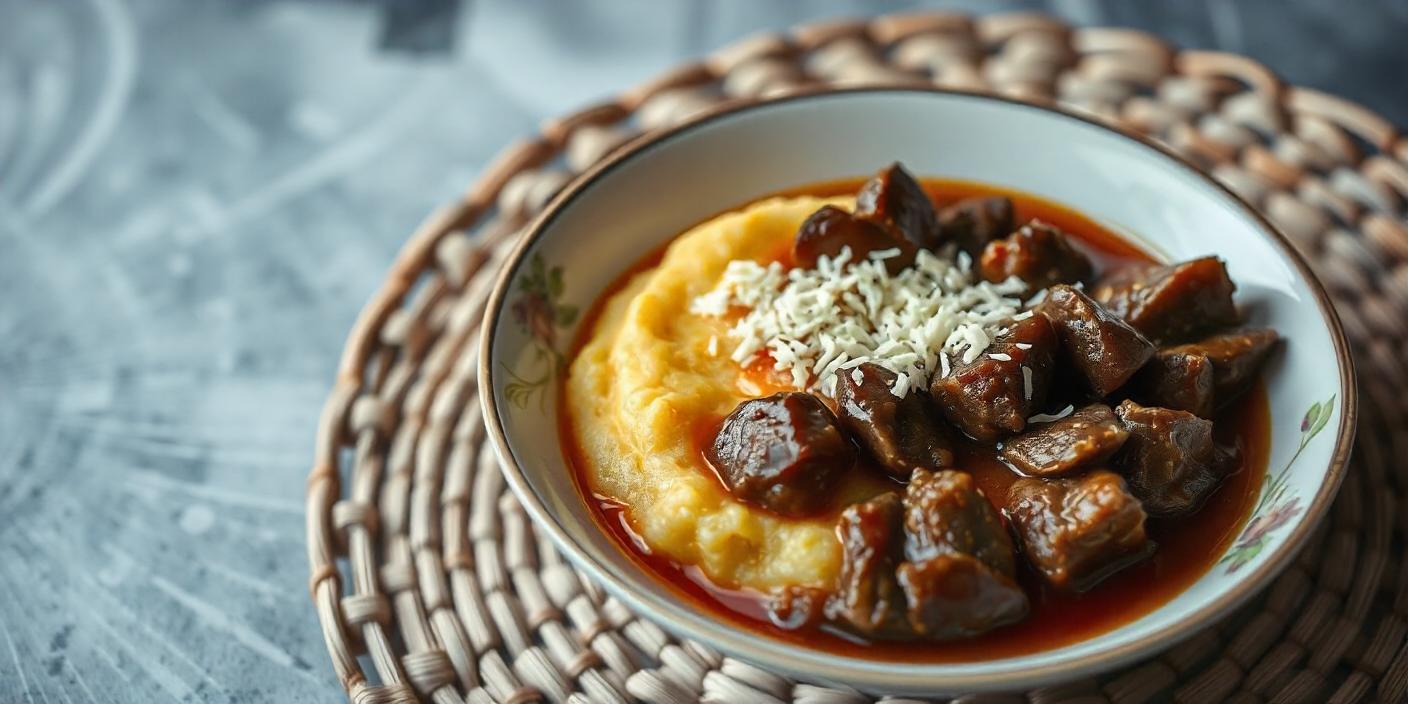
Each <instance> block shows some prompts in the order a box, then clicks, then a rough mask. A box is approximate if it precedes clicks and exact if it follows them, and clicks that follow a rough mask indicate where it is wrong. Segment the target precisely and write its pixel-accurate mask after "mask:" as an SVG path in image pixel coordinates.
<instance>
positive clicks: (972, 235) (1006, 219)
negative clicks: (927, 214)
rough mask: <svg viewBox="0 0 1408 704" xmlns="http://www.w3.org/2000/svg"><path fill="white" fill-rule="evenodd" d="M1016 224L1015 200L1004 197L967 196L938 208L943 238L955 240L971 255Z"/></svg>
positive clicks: (948, 240) (973, 255)
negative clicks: (940, 208) (1013, 202)
mask: <svg viewBox="0 0 1408 704" xmlns="http://www.w3.org/2000/svg"><path fill="white" fill-rule="evenodd" d="M1015 225H1016V221H1015V218H1014V216H1013V208H1012V199H1010V198H1007V197H1005V196H986V197H983V196H980V197H977V198H964V199H963V200H960V201H958V202H957V203H954V204H952V205H949V206H947V207H945V208H944V209H942V210H940V211H939V232H940V234H941V235H942V236H943V241H944V242H945V243H947V242H953V243H955V244H957V245H958V248H959V249H961V250H963V251H965V252H967V253H968V254H969V255H970V256H972V257H977V256H978V255H979V254H981V253H982V251H983V247H985V246H987V243H989V242H991V241H993V240H995V239H997V238H999V237H1003V236H1005V235H1007V233H1009V232H1011V231H1012V228H1013V227H1014V226H1015Z"/></svg>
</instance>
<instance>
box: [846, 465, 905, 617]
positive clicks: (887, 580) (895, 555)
mask: <svg viewBox="0 0 1408 704" xmlns="http://www.w3.org/2000/svg"><path fill="white" fill-rule="evenodd" d="M903 526H904V507H903V505H902V504H901V503H900V496H899V494H897V493H895V492H890V493H887V494H881V495H880V496H877V497H875V498H873V499H871V500H869V501H866V502H863V503H858V504H852V505H850V506H848V507H846V510H844V511H842V512H841V518H840V519H839V520H838V521H837V524H836V532H837V534H838V535H840V537H841V577H840V582H839V586H838V588H837V590H836V596H835V598H833V599H832V601H831V603H830V604H828V605H827V614H828V615H829V616H831V617H832V618H835V619H839V620H842V621H845V622H846V623H849V624H850V625H851V626H852V627H854V628H855V629H856V630H857V631H859V632H860V633H863V634H866V635H872V636H888V637H895V636H898V635H902V634H903V633H904V632H905V631H907V629H906V628H905V610H906V606H905V595H904V592H902V591H900V585H899V582H898V581H896V578H895V570H896V569H898V567H899V564H900V562H901V561H902V560H903V559H904V528H903Z"/></svg>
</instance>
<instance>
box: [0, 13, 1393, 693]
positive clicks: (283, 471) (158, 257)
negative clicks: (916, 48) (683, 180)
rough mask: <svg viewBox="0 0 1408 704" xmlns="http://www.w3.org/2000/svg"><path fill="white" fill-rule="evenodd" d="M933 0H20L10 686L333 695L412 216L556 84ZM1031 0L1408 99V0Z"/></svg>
mask: <svg viewBox="0 0 1408 704" xmlns="http://www.w3.org/2000/svg"><path fill="white" fill-rule="evenodd" d="M909 6H910V4H909V3H894V2H888V3H860V2H845V1H842V0H833V1H830V2H818V3H811V4H802V3H785V4H784V3H781V2H779V3H775V4H765V3H761V2H755V1H753V0H730V1H728V2H717V3H707V2H704V1H703V0H696V1H693V2H684V1H681V2H655V1H651V0H639V1H632V2H626V1H622V2H595V3H589V4H588V3H580V4H573V5H568V4H567V3H555V2H554V3H550V2H546V1H539V2H533V1H521V0H501V1H498V2H456V1H454V0H415V1H412V0H400V1H399V2H387V3H382V4H378V3H370V2H253V1H246V2H240V1H235V0H231V1H229V2H222V3H221V2H190V1H182V0H86V1H85V0H0V300H2V301H3V304H0V702H3V703H9V702H45V703H50V702H52V703H57V702H87V701H99V702H104V701H111V702H158V701H170V700H177V701H216V702H223V701H236V702H262V701H269V702H334V701H341V700H342V698H343V697H342V695H341V691H340V689H339V688H338V685H337V683H336V682H335V681H334V679H333V677H332V674H331V670H330V668H329V666H328V665H327V657H326V654H325V652H324V649H323V644H322V640H321V636H320V633H319V630H318V627H317V624H316V619H315V618H314V615H313V612H312V608H311V606H310V604H309V601H308V597H307V592H306V586H305V581H306V564H305V561H304V547H303V482H304V477H305V475H306V472H307V468H308V464H309V461H310V458H311V446H312V438H313V432H314V426H315V420H316V417H317V415H318V411H319V409H320V406H321V404H322V401H323V397H324V394H325V392H326V390H327V389H328V387H329V385H330V381H331V377H332V374H333V370H334V366H335V364H336V359H337V356H338V353H339V351H340V348H341V343H342V340H343V337H344V335H345V334H346V332H347V330H348V328H349V327H350V325H351V323H352V320H353V317H354V316H355V314H356V311H357V309H358V307H359V306H360V305H361V303H362V302H363V301H364V300H366V299H367V297H368V296H369V295H370V293H371V292H372V290H373V289H374V287H376V286H377V285H378V282H379V280H380V278H381V276H382V274H383V272H384V271H385V269H386V267H387V265H388V264H389V262H390V261H391V258H392V256H393V255H394V253H395V251H396V249H397V247H398V246H399V245H400V243H401V241H402V239H403V237H404V236H405V235H406V234H407V233H409V232H410V230H411V229H412V227H413V226H414V225H415V224H416V222H417V221H418V220H419V219H420V218H421V217H422V216H423V215H424V214H426V213H427V212H429V211H430V210H431V208H432V207H433V206H435V205H436V204H438V203H441V202H444V201H446V200H447V199H449V198H452V197H453V196H454V195H455V194H457V193H458V192H459V191H460V190H461V189H462V188H463V187H464V186H465V185H466V184H467V183H468V182H469V181H470V180H471V179H472V177H473V176H474V175H475V173H476V172H477V171H478V170H479V169H480V168H481V167H482V166H483V165H484V164H485V163H486V161H487V160H488V159H489V158H490V157H491V156H492V155H493V154H494V153H495V151H496V150H497V149H498V148H499V147H500V146H502V145H503V144H505V143H507V142H508V141H509V140H510V139H512V138H514V137H516V136H518V135H521V134H523V133H525V132H527V131H529V130H531V129H533V127H534V125H535V124H537V122H538V121H539V120H541V119H542V118H544V117H547V116H549V115H552V114H556V113H560V112H563V111H565V110H568V109H570V108H572V107H574V106H576V105H579V104H581V103H584V102H586V101H589V100H592V99H595V98H599V97H601V96H604V95H607V94H609V93H611V92H612V91H614V90H616V89H619V88H621V87H624V86H626V85H628V84H631V83H633V82H635V81H638V80H640V79H643V78H646V77H648V76H649V75H651V74H653V73H655V72H657V71H659V70H661V69H664V68H666V67H668V66H669V65H671V64H672V63H674V62H676V61H679V60H682V59H685V58H688V57H690V56H693V55H696V54H698V53H702V52H703V51H706V50H707V49H709V48H710V47H713V46H716V45H718V44H721V43H724V42H726V41H729V40H731V39H734V38H736V37H739V36H742V35H744V34H747V33H749V32H751V31H755V30H757V29H762V28H780V27H785V26H787V25H789V24H792V23H795V22H799V21H802V20H804V19H808V18H817V17H826V16H832V15H838V14H863V13H867V12H879V11H885V10H891V9H903V8H907V7H909ZM945 6H949V7H953V6H957V7H968V8H969V9H972V8H974V7H978V6H981V7H983V8H985V9H991V10H998V9H1009V8H1015V7H1038V8H1044V9H1047V10H1049V11H1053V12H1055V13H1058V14H1061V15H1063V16H1064V17H1066V18H1067V19H1069V20H1072V21H1075V22H1079V23H1087V24H1128V25H1135V26H1140V27H1144V28H1147V29H1150V30H1153V31H1156V32H1159V33H1162V34H1164V35H1166V36H1168V37H1170V38H1172V39H1174V40H1175V41H1178V42H1180V43H1182V44H1184V45H1188V46H1201V47H1219V48H1225V49H1228V50H1231V51H1237V52H1243V53H1248V54H1250V55H1252V56H1254V57H1256V58H1259V59H1261V60H1263V61H1264V62H1266V63H1267V64H1269V65H1271V66H1272V67H1274V68H1276V69H1277V70H1278V71H1280V72H1281V73H1282V74H1283V75H1285V76H1287V77H1288V78H1289V79H1291V80H1293V81H1295V82H1298V83H1303V84H1308V85H1313V86H1317V87H1320V88H1323V89H1325V90H1328V91H1332V92H1336V93H1340V94H1343V95H1346V96H1348V97H1351V98H1353V99H1356V100H1359V101H1361V102H1363V103H1364V104H1366V105H1368V106H1369V107H1371V108H1373V109H1375V110H1377V111H1379V112H1381V113H1383V114H1385V115H1386V116H1388V117H1389V118H1390V119H1393V120H1394V121H1396V122H1398V123H1399V124H1404V123H1408V91H1404V90H1403V88H1402V79H1401V74H1402V71H1403V69H1404V68H1408V44H1405V43H1403V42H1402V39H1401V38H1402V37H1403V36H1405V30H1408V3H1405V2H1395V3H1388V2H1385V3H1379V4H1371V3H1361V4H1356V5H1355V6H1354V7H1353V10H1352V11H1350V10H1348V9H1345V6H1346V4H1344V3H1325V2H1315V1H1313V0H1310V1H1300V2H1281V1H1279V0H1265V1H1261V2H1246V3H1235V4H1234V3H1233V2H1232V0H1208V1H1207V2H1166V3H1123V2H1115V1H1114V0H1110V1H1101V0H1052V1H1051V2H1048V3H1043V2H991V3H979V2H969V3H960V4H956V3H946V4H945Z"/></svg>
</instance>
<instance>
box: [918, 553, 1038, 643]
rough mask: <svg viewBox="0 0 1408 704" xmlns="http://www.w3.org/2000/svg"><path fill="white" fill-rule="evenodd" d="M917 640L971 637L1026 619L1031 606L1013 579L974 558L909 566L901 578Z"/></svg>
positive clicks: (958, 556) (948, 557)
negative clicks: (918, 638)
mask: <svg viewBox="0 0 1408 704" xmlns="http://www.w3.org/2000/svg"><path fill="white" fill-rule="evenodd" d="M897 577H898V581H899V585H900V589H901V590H902V591H903V592H904V595H905V602H906V604H907V606H908V610H907V617H908V622H909V627H910V628H911V629H912V631H913V633H914V635H915V636H916V637H920V638H929V639H933V640H952V639H955V638H968V637H971V636H975V635H978V634H981V633H986V632H987V631H990V630H992V629H994V628H997V627H999V626H1005V625H1007V624H1010V623H1015V622H1017V621H1020V620H1022V618H1023V617H1025V616H1026V615H1027V611H1028V609H1029V608H1030V604H1029V602H1028V600H1027V595H1026V594H1025V593H1023V592H1022V590H1021V588H1020V587H1018V586H1017V584H1016V583H1015V582H1013V581H1012V579H1011V578H1010V577H1007V576H1004V575H1002V574H1000V573H998V572H996V571H994V570H993V569H992V568H991V567H989V566H988V565H985V564H983V563H982V562H981V561H980V560H978V559H977V558H974V557H973V556H972V555H964V554H962V553H945V554H942V555H936V556H934V557H931V558H929V559H927V560H922V561H919V562H905V563H903V564H901V565H900V568H899V572H898V574H897Z"/></svg>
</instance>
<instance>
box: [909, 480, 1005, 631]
mask: <svg viewBox="0 0 1408 704" xmlns="http://www.w3.org/2000/svg"><path fill="white" fill-rule="evenodd" d="M904 530H905V547H904V555H905V562H904V563H902V564H901V565H900V566H899V584H900V588H901V589H902V590H903V591H904V593H905V599H906V605H907V610H908V617H909V625H910V628H912V629H913V630H914V632H915V633H916V634H918V635H921V636H923V637H926V638H934V639H947V638H961V637H966V636H972V635H976V634H978V633H982V632H984V631H987V630H991V629H993V628H996V627H998V626H1001V625H1004V624H1007V623H1011V622H1013V621H1016V620H1018V619H1020V618H1022V617H1023V616H1024V615H1026V613H1027V598H1026V595H1025V594H1023V593H1022V590H1021V589H1020V588H1018V587H1017V585H1016V583H1015V582H1014V581H1013V576H1014V575H1015V572H1016V563H1015V558H1014V556H1013V547H1012V538H1011V536H1010V535H1008V533H1007V530H1006V528H1005V527H1004V526H1003V524H1002V517H1001V516H999V515H998V513H997V511H996V510H994V509H993V507H992V503H991V502H989V501H988V499H987V497H986V496H983V492H982V491H980V490H979V489H978V488H977V486H976V485H975V484H974V482H973V477H972V476H970V475H969V474H967V473H965V472H958V471H953V470H942V471H938V472H930V471H927V470H923V469H919V470H915V472H914V475H913V476H912V477H911V478H910V482H909V487H908V488H907V489H906V490H905V496H904Z"/></svg>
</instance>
